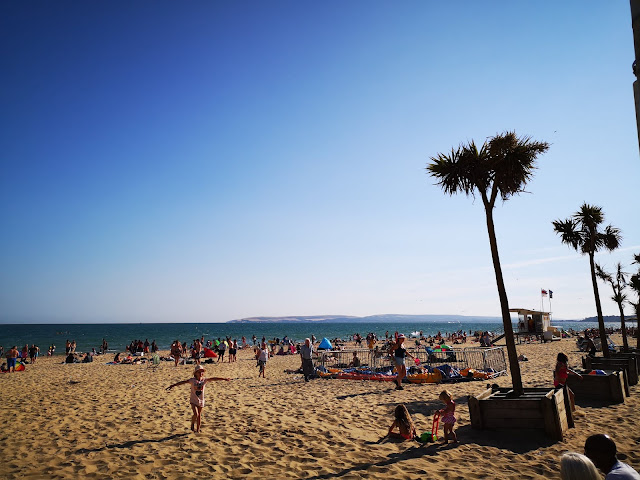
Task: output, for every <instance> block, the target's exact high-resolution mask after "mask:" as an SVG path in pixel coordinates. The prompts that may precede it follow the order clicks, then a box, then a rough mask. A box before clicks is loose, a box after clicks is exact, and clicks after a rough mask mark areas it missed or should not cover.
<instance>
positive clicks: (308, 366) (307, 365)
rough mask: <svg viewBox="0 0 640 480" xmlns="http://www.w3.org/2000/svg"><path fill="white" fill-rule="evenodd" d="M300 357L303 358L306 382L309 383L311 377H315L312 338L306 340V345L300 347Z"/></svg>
mask: <svg viewBox="0 0 640 480" xmlns="http://www.w3.org/2000/svg"><path fill="white" fill-rule="evenodd" d="M300 356H301V357H302V373H303V375H304V381H305V382H308V381H309V377H310V376H311V375H313V345H311V339H310V338H305V339H304V345H302V346H301V347H300Z"/></svg>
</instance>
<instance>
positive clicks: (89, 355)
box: [82, 352, 93, 363]
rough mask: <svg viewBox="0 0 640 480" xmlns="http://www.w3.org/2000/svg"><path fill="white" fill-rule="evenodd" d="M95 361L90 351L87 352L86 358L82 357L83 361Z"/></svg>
mask: <svg viewBox="0 0 640 480" xmlns="http://www.w3.org/2000/svg"><path fill="white" fill-rule="evenodd" d="M91 362H93V357H92V356H91V354H90V353H89V352H87V353H85V355H84V358H83V359H82V363H91Z"/></svg>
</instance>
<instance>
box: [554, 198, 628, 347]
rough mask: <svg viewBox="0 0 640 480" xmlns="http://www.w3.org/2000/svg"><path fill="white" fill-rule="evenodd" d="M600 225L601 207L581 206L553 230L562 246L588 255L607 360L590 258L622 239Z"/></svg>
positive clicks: (614, 229)
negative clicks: (600, 227) (601, 229)
mask: <svg viewBox="0 0 640 480" xmlns="http://www.w3.org/2000/svg"><path fill="white" fill-rule="evenodd" d="M603 222H604V213H602V208H601V207H598V206H595V205H588V204H587V203H583V204H582V206H581V207H580V210H578V211H577V212H576V213H574V214H573V215H572V216H571V217H569V218H567V219H566V220H555V221H554V222H552V223H553V229H554V230H555V231H556V233H557V234H559V235H560V239H561V240H562V243H566V244H567V245H569V246H570V247H573V248H574V249H575V250H576V251H579V252H580V253H581V254H582V255H585V254H587V255H589V265H590V267H591V283H592V284H593V295H594V297H595V300H596V312H597V313H598V326H599V330H600V342H601V344H602V354H603V355H604V356H605V357H606V358H609V348H608V347H607V345H608V344H607V332H606V331H605V328H604V320H603V318H602V307H601V305H600V295H599V293H598V282H597V281H596V268H595V261H594V259H593V257H594V255H595V253H596V252H597V251H599V250H601V249H603V248H605V249H607V250H609V251H612V250H615V249H616V248H618V247H619V246H620V241H621V240H622V237H621V236H620V230H618V229H617V228H614V227H612V226H611V225H607V227H606V228H605V229H604V231H599V230H598V227H599V226H600V225H601V224H602V223H603Z"/></svg>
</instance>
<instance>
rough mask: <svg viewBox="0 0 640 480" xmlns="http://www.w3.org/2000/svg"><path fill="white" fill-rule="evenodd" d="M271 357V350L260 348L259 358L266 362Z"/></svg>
mask: <svg viewBox="0 0 640 480" xmlns="http://www.w3.org/2000/svg"><path fill="white" fill-rule="evenodd" d="M268 359H269V350H267V349H264V350H260V356H259V357H258V360H260V361H261V362H266V361H267V360H268Z"/></svg>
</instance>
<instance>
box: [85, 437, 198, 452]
mask: <svg viewBox="0 0 640 480" xmlns="http://www.w3.org/2000/svg"><path fill="white" fill-rule="evenodd" d="M187 435H189V433H174V434H173V435H169V436H167V437H163V438H146V439H142V440H129V441H128V442H124V443H112V444H109V445H105V446H104V447H100V448H80V449H78V450H77V451H76V453H92V452H102V451H103V450H108V449H112V448H131V447H133V446H135V445H138V444H141V443H161V442H167V441H169V440H174V439H176V438H180V437H186V436H187Z"/></svg>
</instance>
